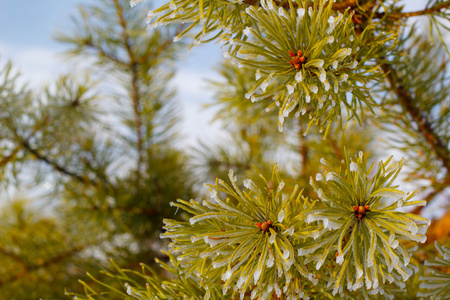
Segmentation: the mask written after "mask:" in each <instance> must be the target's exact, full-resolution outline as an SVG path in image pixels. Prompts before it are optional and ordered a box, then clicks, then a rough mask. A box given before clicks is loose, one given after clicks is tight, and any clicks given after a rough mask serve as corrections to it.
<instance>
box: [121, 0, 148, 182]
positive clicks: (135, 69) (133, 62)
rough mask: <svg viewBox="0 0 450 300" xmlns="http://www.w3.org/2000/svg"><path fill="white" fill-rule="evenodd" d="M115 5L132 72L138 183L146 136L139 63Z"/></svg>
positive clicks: (125, 26) (125, 22)
mask: <svg viewBox="0 0 450 300" xmlns="http://www.w3.org/2000/svg"><path fill="white" fill-rule="evenodd" d="M114 5H115V7H116V12H117V17H118V18H119V24H120V26H121V27H122V38H123V44H124V46H125V49H126V51H127V54H128V57H129V62H128V64H129V67H130V71H131V99H132V102H133V112H134V122H135V131H136V137H137V152H138V161H137V171H138V172H137V176H138V181H139V179H140V176H141V173H142V167H143V166H142V162H143V159H144V157H143V156H144V136H143V132H142V116H141V103H140V101H141V97H140V93H139V63H138V61H137V59H136V55H135V53H134V49H133V45H132V43H131V39H130V36H129V34H128V24H127V21H126V20H125V18H124V16H123V7H122V6H121V5H120V3H119V1H118V0H114Z"/></svg>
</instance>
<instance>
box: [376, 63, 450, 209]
mask: <svg viewBox="0 0 450 300" xmlns="http://www.w3.org/2000/svg"><path fill="white" fill-rule="evenodd" d="M381 68H382V69H383V71H384V72H385V74H386V76H387V79H388V81H389V83H390V85H391V88H392V90H393V91H394V93H395V94H396V95H397V97H398V99H399V102H400V104H401V106H402V107H403V109H404V111H405V112H406V113H407V114H408V115H409V116H410V118H411V119H412V120H413V121H414V123H416V125H417V129H418V132H419V133H420V134H421V136H422V137H423V138H424V139H425V140H426V141H427V143H428V145H429V146H430V148H431V149H433V151H434V153H435V154H436V156H437V158H438V159H439V160H440V161H441V163H442V166H443V167H444V168H445V169H446V178H445V179H444V181H443V183H444V185H446V183H450V150H449V149H448V148H447V146H446V145H445V143H444V142H443V141H442V139H441V138H440V137H439V135H438V134H437V133H436V132H435V131H434V129H433V126H432V124H431V123H430V122H429V120H428V118H427V116H426V115H425V114H424V112H422V111H421V110H420V109H419V108H418V107H417V106H415V105H414V103H415V102H416V100H415V99H414V98H413V96H412V95H411V93H410V92H409V91H408V90H407V89H405V87H404V86H403V84H402V82H401V78H399V77H398V74H397V72H396V71H395V69H394V68H392V66H390V65H388V64H383V65H382V66H381ZM438 190H439V189H436V191H438ZM441 190H443V188H442V189H441ZM436 194H437V193H431V194H429V195H428V196H427V197H426V198H427V199H426V200H427V202H429V201H431V200H432V199H433V198H434V196H435V195H436ZM421 210H422V207H420V208H417V209H416V210H415V212H416V213H420V211H421Z"/></svg>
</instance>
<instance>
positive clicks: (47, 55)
mask: <svg viewBox="0 0 450 300" xmlns="http://www.w3.org/2000/svg"><path fill="white" fill-rule="evenodd" d="M0 53H1V54H0V55H1V57H0V59H1V60H0V63H1V64H2V65H3V64H4V63H5V62H6V61H7V60H11V61H12V62H13V65H14V66H15V67H16V69H17V70H20V73H21V77H20V79H19V83H25V82H27V83H29V85H30V86H31V87H40V86H41V85H42V84H44V83H47V82H49V81H50V80H51V79H52V78H55V77H56V75H57V74H59V73H61V72H63V71H68V70H69V65H66V64H61V58H60V57H59V54H58V52H56V51H54V50H52V49H50V48H44V47H36V46H35V47H29V48H28V47H27V48H21V47H18V46H15V45H10V44H2V45H1V46H0Z"/></svg>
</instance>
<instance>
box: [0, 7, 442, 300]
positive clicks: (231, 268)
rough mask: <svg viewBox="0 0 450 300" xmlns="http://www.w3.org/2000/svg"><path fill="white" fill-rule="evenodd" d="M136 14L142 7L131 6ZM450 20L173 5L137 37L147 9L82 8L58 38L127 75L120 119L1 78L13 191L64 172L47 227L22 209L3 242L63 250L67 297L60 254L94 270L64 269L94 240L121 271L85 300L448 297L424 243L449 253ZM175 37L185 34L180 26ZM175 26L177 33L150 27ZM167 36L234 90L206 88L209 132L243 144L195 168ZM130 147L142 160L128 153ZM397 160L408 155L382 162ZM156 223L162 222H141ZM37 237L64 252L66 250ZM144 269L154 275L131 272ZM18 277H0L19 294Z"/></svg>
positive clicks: (213, 153) (87, 259) (90, 289)
mask: <svg viewBox="0 0 450 300" xmlns="http://www.w3.org/2000/svg"><path fill="white" fill-rule="evenodd" d="M139 2H145V0H132V1H131V6H132V7H133V6H136V5H137V4H138V3H139ZM449 9H450V1H441V0H435V1H433V0H430V1H428V4H427V7H426V8H424V9H423V10H419V11H415V12H405V11H404V9H403V7H402V6H401V4H400V1H397V0H390V1H378V0H360V1H354V0H341V1H325V0H295V1H294V0H288V1H273V0H260V1H254V0H243V1H242V0H240V1H234V0H229V1H219V0H198V1H197V0H186V1H182V0H170V1H168V2H167V3H165V4H163V5H162V6H160V7H159V8H157V9H154V10H151V11H150V12H149V13H148V17H147V22H148V24H149V33H144V31H143V30H138V29H137V28H141V27H140V26H142V22H143V21H142V19H141V18H139V15H140V14H141V13H142V12H146V11H147V10H148V7H146V6H144V5H143V4H142V3H141V4H139V5H138V6H137V7H135V8H131V9H129V8H125V2H124V3H122V2H120V1H118V0H114V1H112V0H110V1H106V0H105V1H104V5H103V6H101V8H99V7H96V8H91V9H90V10H89V11H87V10H85V11H84V12H83V14H82V15H83V16H84V19H83V21H82V22H80V23H78V24H79V26H78V31H77V32H76V35H65V36H60V37H59V39H60V40H61V41H64V42H67V43H70V44H71V45H73V46H74V48H73V54H76V55H88V57H91V58H92V57H94V58H96V60H95V62H96V64H97V65H98V66H99V68H98V69H101V70H108V73H112V74H113V75H117V76H116V77H114V78H116V79H117V80H120V81H119V82H120V83H121V84H123V85H122V86H123V87H124V89H122V90H119V91H117V94H114V95H112V96H111V98H112V99H116V100H117V102H115V103H118V104H120V105H121V106H120V108H121V111H120V114H119V113H117V111H113V112H109V114H107V113H106V112H107V110H106V111H105V110H104V109H107V108H108V107H109V106H108V105H105V106H106V107H105V108H103V107H102V109H99V107H98V106H94V103H95V102H96V97H95V96H94V95H92V94H90V93H89V92H88V89H87V87H85V85H83V84H78V83H76V82H74V81H70V80H71V79H70V78H69V77H64V78H63V79H62V80H61V81H60V82H59V84H58V85H57V87H56V89H48V90H47V92H46V93H45V98H44V100H42V101H36V100H33V99H34V98H33V97H34V96H33V95H32V94H31V92H28V91H27V90H24V89H22V90H17V89H16V88H15V87H14V86H13V83H14V78H11V76H10V75H8V74H10V72H9V71H8V70H10V66H7V68H6V71H7V72H5V74H7V76H5V77H4V80H3V82H4V84H3V85H2V96H3V95H5V97H4V99H7V100H6V101H8V102H5V107H8V113H5V114H2V119H1V120H2V130H4V132H2V134H3V135H4V136H5V137H6V138H5V142H4V145H2V148H4V153H6V154H7V155H4V159H3V161H5V163H2V167H3V169H2V172H3V173H2V174H3V176H4V178H5V180H4V182H5V183H6V186H8V185H10V184H11V179H13V180H23V179H22V178H21V177H20V176H19V175H18V174H21V173H22V172H23V171H24V170H25V169H26V168H29V167H30V166H33V165H35V164H36V160H37V162H39V163H40V164H39V166H40V167H42V168H46V167H50V168H47V169H43V170H40V171H41V172H40V173H38V174H36V176H33V178H32V180H31V182H39V181H38V180H42V177H43V176H49V174H52V173H51V172H49V171H55V173H56V174H62V175H64V176H56V179H53V180H54V182H55V184H56V186H57V187H58V188H56V189H55V193H53V194H52V197H54V198H55V197H59V199H58V200H59V201H58V202H57V203H58V205H57V207H56V208H55V209H54V211H55V213H54V214H53V215H52V219H51V220H50V218H47V219H44V218H40V219H38V218H37V217H35V216H34V215H32V214H30V213H28V212H26V210H25V208H26V206H24V205H23V201H14V202H13V204H14V205H11V207H10V211H13V212H14V213H10V212H8V214H7V216H9V217H8V218H6V217H5V218H4V220H6V221H5V225H3V227H2V228H4V230H5V234H4V235H3V236H5V237H7V238H9V236H10V240H7V239H6V238H5V242H4V243H3V242H2V243H3V244H4V245H21V244H20V243H18V242H17V239H18V238H17V236H16V235H14V234H13V233H14V232H15V231H14V230H18V228H25V227H27V228H32V229H33V230H34V231H33V230H32V229H28V231H25V232H26V233H27V234H28V232H29V235H24V236H22V237H21V240H20V241H24V242H23V243H25V242H26V243H31V244H32V245H37V246H36V249H39V251H43V254H39V255H38V257H39V258H40V257H43V256H44V257H45V255H48V253H49V252H56V251H58V250H53V249H54V248H56V249H64V250H65V251H66V252H64V250H59V251H61V252H59V253H60V255H59V256H57V255H56V256H49V257H50V258H49V259H48V260H44V262H41V263H40V265H41V266H42V267H39V270H41V272H46V274H48V275H47V276H49V277H56V278H52V279H51V280H52V282H56V281H57V279H58V276H61V277H63V276H67V279H66V277H65V279H66V281H65V282H63V283H66V286H67V287H68V288H69V289H70V291H72V290H75V289H76V288H75V287H74V286H73V284H72V283H73V281H71V280H73V276H68V275H73V274H72V273H70V268H68V267H67V265H65V266H63V267H61V269H52V268H51V267H52V266H57V265H59V264H57V263H59V262H60V261H62V260H64V261H66V262H69V261H70V262H71V263H76V264H78V266H79V267H80V268H82V269H84V270H93V269H95V268H105V267H106V266H105V262H104V261H102V259H99V258H98V257H97V256H96V255H93V254H92V253H84V255H83V256H73V255H72V253H69V254H68V255H67V256H70V257H71V258H72V257H74V259H71V260H69V259H68V258H67V260H66V256H64V254H65V253H68V252H70V248H68V247H67V244H70V245H78V244H76V243H75V242H78V241H81V240H82V241H84V242H85V243H86V241H93V242H91V244H89V243H88V246H84V245H83V244H82V247H89V246H90V245H92V244H93V243H95V245H98V244H99V242H101V243H102V244H101V246H100V247H99V248H100V250H98V251H100V252H101V253H102V254H103V255H107V256H111V257H113V258H114V260H115V261H116V263H113V264H114V267H115V268H113V269H112V270H111V269H110V270H109V271H108V272H105V273H103V275H95V276H90V281H89V282H88V281H82V286H83V287H84V293H76V292H75V293H72V292H70V291H69V292H68V295H71V296H74V297H77V299H199V300H200V299H332V298H335V297H337V298H341V299H385V298H387V299H394V298H395V299H418V298H419V299H430V298H434V299H447V298H448V297H449V296H450V288H449V287H450V279H449V275H448V274H447V273H448V270H449V269H448V268H449V261H448V260H449V257H450V254H449V253H450V252H449V250H448V248H446V247H445V246H444V245H440V244H438V243H436V244H435V246H434V245H433V244H432V243H430V242H432V241H433V240H435V239H437V238H441V239H442V241H440V243H442V244H448V239H445V238H447V237H448V232H445V233H446V235H444V236H443V235H442V234H434V235H433V234H430V231H431V230H432V231H433V232H435V231H436V230H435V228H436V226H437V225H434V224H433V225H431V226H430V223H431V221H430V220H429V219H428V218H426V217H424V216H421V213H422V210H421V208H422V207H423V206H425V205H428V206H430V207H433V206H436V202H437V201H438V199H439V198H440V197H441V198H445V197H446V194H445V193H446V188H447V187H448V185H449V183H450V110H449V101H450V97H449V90H448V79H447V78H446V64H447V61H448V58H449V53H448V49H447V46H446V44H445V41H444V38H443V37H444V36H445V33H446V31H447V30H450V29H449V28H448V27H447V26H446V21H448V20H449V18H450V17H449ZM113 16H114V17H117V18H116V19H114V18H113ZM415 16H420V17H423V18H426V17H428V18H429V20H430V30H431V31H430V32H431V36H433V33H434V32H435V33H436V34H437V37H436V38H435V39H434V41H433V40H430V39H429V37H426V35H425V34H423V35H421V34H420V33H419V31H418V30H417V29H416V27H415V26H411V24H410V23H408V20H411V19H410V18H411V17H415ZM94 17H95V20H93V19H91V18H94ZM172 23H174V24H173V25H175V26H176V25H178V24H179V23H181V24H182V25H179V27H167V25H169V26H173V25H172ZM162 25H164V27H162V28H164V29H163V30H166V31H165V35H160V34H161V33H162V31H161V29H157V27H159V26H162ZM128 26H135V27H128ZM130 28H135V29H134V30H131V29H130ZM147 37H148V39H145V38H147ZM167 39H173V41H178V40H180V39H184V40H188V41H189V42H190V43H191V47H192V46H196V45H198V44H201V43H207V42H211V41H218V42H221V43H223V44H224V45H223V47H224V48H225V51H226V52H225V54H224V57H225V58H226V61H224V63H223V64H222V65H221V66H220V68H219V73H220V74H221V76H222V78H223V80H222V81H217V82H211V85H210V86H211V89H214V90H215V91H216V97H215V98H216V99H215V103H213V105H215V106H216V107H218V108H219V109H218V112H217V115H216V119H217V120H221V121H222V124H224V129H225V130H226V131H227V132H228V133H229V134H230V137H229V139H228V140H223V141H218V142H216V143H206V142H203V144H201V145H200V146H198V147H197V148H196V150H197V152H196V155H195V157H194V158H192V160H193V162H194V164H193V167H192V170H186V167H185V166H186V165H185V163H184V157H183V156H182V155H181V154H180V153H179V152H177V151H176V150H175V149H174V148H173V147H172V144H171V142H172V140H173V135H171V133H172V131H171V128H172V125H173V124H174V121H173V120H174V119H172V118H171V115H170V114H171V113H173V112H174V108H173V107H171V106H170V101H169V100H168V99H170V97H169V98H167V90H166V89H165V85H161V84H160V82H159V81H158V80H157V79H158V78H161V76H162V75H161V74H162V73H161V72H166V71H167V70H165V69H164V68H163V66H162V65H160V64H159V63H161V62H164V61H166V59H170V58H171V57H173V56H174V55H175V52H176V50H180V49H176V48H173V47H174V46H172V43H171V42H170V41H169V40H167ZM432 42H433V43H432ZM149 53H152V54H149ZM153 59H154V60H153ZM150 69H151V70H152V72H150ZM111 71H113V72H111ZM168 72H170V70H168ZM154 74H158V76H157V78H156V77H155V76H156V75H155V76H153V75H154ZM169 74H170V73H169ZM167 78H168V77H167ZM86 82H88V83H90V82H92V81H90V80H86ZM74 87H78V88H74ZM161 87H163V88H161ZM155 89H156V92H155ZM161 89H162V90H161ZM53 90H56V91H58V92H60V93H61V94H60V95H53V94H52V91H53ZM124 91H125V92H124ZM124 93H125V95H127V97H122V96H123V95H124ZM73 95H80V96H78V97H75V98H73V97H72V96H73ZM153 95H156V96H155V97H152V96H153ZM82 96H83V97H82ZM140 97H142V99H147V101H144V100H141V98H140ZM123 98H125V99H127V100H128V102H127V103H128V104H129V106H128V107H129V109H130V112H129V113H130V114H129V115H126V114H125V116H124V115H123V114H122V111H127V110H124V109H122V108H123V107H124V104H125V103H123V102H122V101H121V100H123ZM61 99H69V100H66V101H67V102H66V103H68V104H66V107H65V108H66V110H65V111H64V115H62V114H61V113H59V114H58V113H56V112H57V111H58V112H61V107H64V105H61V104H60V103H61V101H62V100H61ZM70 99H72V100H70ZM73 99H75V100H76V101H75V100H73ZM155 99H157V100H155ZM74 102H76V105H74V104H73V103H74ZM35 103H37V104H35ZM63 103H64V102H63ZM130 103H131V105H130ZM80 104H81V105H80ZM83 104H84V105H83ZM146 104H148V106H145V105H146ZM36 106H38V109H36V108H35V107H36ZM2 107H3V103H2ZM95 109H97V111H96V110H95ZM66 111H67V112H66ZM114 112H116V114H114ZM68 114H70V116H71V119H68V118H67V116H69V115H68ZM12 116H14V118H13V117H12ZM61 116H63V117H61ZM72 116H73V117H72ZM105 116H113V117H114V119H113V120H117V119H121V118H123V119H122V120H125V121H124V125H125V126H124V127H115V126H111V125H114V124H110V123H108V121H110V119H108V118H105ZM130 116H131V117H130ZM58 117H59V118H58ZM73 120H78V121H77V122H76V123H75V124H76V125H74V122H73ZM147 122H149V123H147ZM3 124H5V125H4V126H3ZM107 124H109V125H108V126H107ZM55 125H57V127H55ZM93 128H96V131H97V132H100V131H99V130H101V132H102V134H101V136H99V135H93V133H92V129H93ZM97 128H99V129H97ZM154 128H161V131H157V130H156V131H155V129H154ZM50 129H52V130H50ZM67 132H69V134H67ZM160 132H164V134H160ZM103 133H104V134H103ZM89 134H90V135H89ZM88 137H91V138H90V139H89V138H88ZM161 137H163V138H161ZM378 138H381V139H378ZM377 139H378V140H377ZM111 145H113V146H111ZM124 145H125V146H126V147H124ZM67 148H69V149H71V150H72V149H73V150H72V152H73V153H72V155H70V156H69V155H66V152H65V151H63V150H62V149H67ZM381 148H385V149H387V151H386V150H384V151H381V150H378V149H381ZM16 149H17V150H16ZM93 149H95V150H93ZM125 149H136V152H135V153H134V155H131V156H130V155H129V154H128V156H125V154H126V150H125ZM2 150H3V149H2ZM389 151H396V152H397V153H399V152H400V153H401V154H402V155H403V156H405V159H400V160H395V159H394V158H393V157H392V156H391V157H388V158H384V157H385V156H386V155H388V156H389V154H388V153H386V152H389ZM124 153H125V154H124ZM170 153H173V155H172V156H170V155H169V154H170ZM123 157H125V159H123ZM163 157H164V160H163ZM167 157H170V161H172V163H169V165H168V163H167V160H168V159H167ZM30 158H31V159H30ZM130 161H133V162H134V164H132V165H131V166H130ZM121 162H123V163H122V164H121ZM162 162H163V163H162ZM277 163H278V164H277ZM404 165H405V168H404V169H405V170H404V171H401V170H402V168H403V167H404ZM157 166H160V167H157ZM35 169H36V168H35ZM184 170H186V171H184ZM113 171H114V172H113ZM191 174H194V176H192V175H191ZM44 178H45V177H44ZM187 178H195V180H196V181H198V182H207V183H206V184H205V185H204V188H205V189H206V190H207V191H208V193H209V194H205V195H202V194H200V195H195V197H193V198H189V197H190V196H191V194H192V193H191V189H190V188H191V186H190V185H189V182H188V180H187ZM399 178H400V179H401V180H400V179H399ZM27 179H29V178H27ZM160 180H164V182H165V183H164V184H163V183H159V182H160ZM166 181H167V182H166ZM408 183H412V185H413V186H414V187H415V189H416V191H413V190H411V189H410V188H409V187H408V186H410V185H407V184H408ZM399 184H400V185H402V186H400V185H399ZM162 191H163V192H162ZM130 193H131V196H130ZM177 198H178V199H177ZM447 198H448V196H447ZM143 199H145V200H143ZM148 199H150V200H148ZM169 204H170V206H173V207H176V209H177V212H178V213H177V214H176V215H175V216H176V217H178V219H173V218H174V217H173V211H170V210H169V209H168V208H165V206H164V205H169ZM446 205H448V203H446ZM405 207H406V208H405ZM156 209H158V213H157V215H153V216H154V218H152V219H151V220H150V222H149V219H148V218H145V219H143V220H140V219H139V217H138V216H140V215H145V214H146V213H147V212H149V211H151V212H155V210H156ZM170 213H172V215H170ZM163 214H165V216H167V217H169V218H167V219H164V220H163V224H164V226H163V229H164V230H163V233H162V234H161V236H160V237H161V239H162V240H163V241H164V240H165V239H167V240H170V243H169V244H168V247H167V249H166V250H164V251H162V252H163V253H164V254H165V256H160V257H156V262H157V263H158V264H159V267H158V266H151V265H150V264H151V261H152V258H153V257H154V255H155V254H154V253H151V252H152V251H151V246H152V245H155V243H156V242H155V241H154V240H153V239H152V238H153V237H154V234H155V232H157V230H155V228H158V227H157V226H158V225H155V224H158V223H155V222H159V221H160V220H161V216H162V215H163ZM10 216H17V217H16V218H11V217H10ZM53 216H55V217H53ZM445 218H447V215H445V216H444V217H443V219H442V220H445ZM75 220H77V221H75ZM79 220H83V221H82V222H80V221H79ZM439 221H441V220H439ZM39 222H41V223H39ZM42 222H45V224H44V225H43V224H42ZM58 222H62V224H64V225H65V226H63V225H59V223H58ZM80 223H81V224H80ZM436 224H438V222H436ZM24 226H25V227H24ZM51 226H53V227H54V228H58V230H51V229H48V228H52V227H51ZM429 226H430V228H429ZM41 227H46V228H47V230H49V231H52V232H53V231H56V232H61V233H60V234H61V236H64V237H65V238H64V239H62V238H55V241H53V240H51V239H49V238H50V237H49V235H48V234H46V232H45V231H44V230H39V228H41ZM427 230H428V233H427ZM21 231H23V230H21ZM68 233H70V234H68ZM125 233H127V234H128V235H124V234H125ZM8 234H9V235H8ZM36 235H37V236H42V237H41V238H40V239H35V238H34V237H35V236H36ZM124 236H125V237H124ZM31 237H33V238H31ZM44 237H45V238H44ZM99 237H100V238H99ZM117 239H119V240H120V239H122V241H123V239H126V240H125V242H122V243H120V242H116V241H117ZM35 240H36V242H34V241H35ZM66 240H67V242H66ZM61 241H64V243H62V242H61ZM132 242H133V243H132ZM39 243H41V244H39ZM131 245H134V246H131ZM26 247H30V246H28V245H27V246H26ZM26 247H25V246H23V247H12V248H8V247H6V246H5V247H4V249H1V251H2V252H4V253H5V256H4V257H5V259H7V261H6V262H5V264H4V265H5V266H7V268H5V271H3V272H4V274H7V275H4V276H10V274H11V272H12V271H11V270H17V265H19V266H21V267H22V266H23V267H22V268H23V269H24V270H25V271H24V272H30V270H29V269H27V266H28V268H30V269H31V268H32V267H33V266H34V265H36V264H38V263H39V262H36V263H34V264H33V262H29V264H30V265H27V263H28V262H25V261H24V260H25V258H29V256H26V255H27V253H23V254H22V253H21V252H19V253H17V252H18V251H20V250H17V249H26ZM28 249H29V248H28ZM67 249H69V250H67ZM90 249H91V250H92V249H93V250H97V248H93V247H90ZM133 249H134V250H133ZM28 251H29V250H28ZM35 251H38V250H35ZM74 252H80V250H78V251H76V250H74ZM29 253H30V252H28V254H29ZM61 256H62V258H61V259H58V258H59V257H61ZM436 256H438V257H436ZM441 256H442V258H441ZM75 258H76V259H77V260H75ZM167 258H168V260H167ZM55 260H56V263H55V264H52V262H53V261H55ZM48 261H49V262H50V263H49V262H48ZM136 261H141V262H143V263H144V264H142V271H136V268H134V267H133V265H131V266H129V265H127V264H129V263H130V262H136ZM81 263H82V265H80V264H81ZM429 266H430V267H438V268H439V269H438V270H437V272H436V271H435V270H434V269H429ZM36 269H37V267H36ZM16 274H18V275H13V277H12V279H9V278H11V277H6V278H7V279H6V280H3V281H8V283H10V282H13V281H14V282H19V284H22V285H23V284H24V283H23V282H21V281H20V277H21V273H16ZM14 276H15V277H17V278H15V277H14ZM68 277H70V278H68ZM59 279H60V278H59ZM49 280H50V279H49ZM60 280H61V279H60ZM92 281H95V282H92ZM11 287H12V288H14V286H10V287H9V288H11ZM50 290H51V288H50ZM8 291H9V292H10V293H11V294H13V292H11V290H10V289H8ZM16 292H17V291H16ZM41 293H42V292H41Z"/></svg>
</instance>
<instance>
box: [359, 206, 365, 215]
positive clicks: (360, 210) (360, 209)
mask: <svg viewBox="0 0 450 300" xmlns="http://www.w3.org/2000/svg"><path fill="white" fill-rule="evenodd" d="M358 212H359V213H360V214H363V213H365V212H366V209H365V208H364V206H362V205H361V206H360V207H358Z"/></svg>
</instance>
